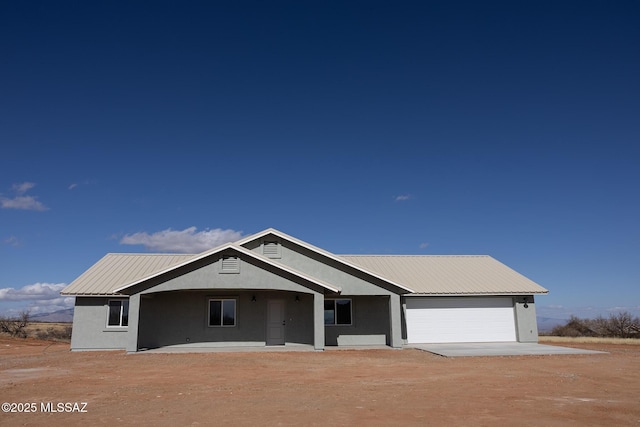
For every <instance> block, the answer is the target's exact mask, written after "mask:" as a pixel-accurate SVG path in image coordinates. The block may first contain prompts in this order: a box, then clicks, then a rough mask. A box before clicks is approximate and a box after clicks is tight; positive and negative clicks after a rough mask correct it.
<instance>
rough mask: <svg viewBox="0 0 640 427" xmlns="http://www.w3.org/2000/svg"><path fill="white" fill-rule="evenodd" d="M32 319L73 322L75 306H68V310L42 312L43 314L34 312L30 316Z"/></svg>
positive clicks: (37, 320)
mask: <svg viewBox="0 0 640 427" xmlns="http://www.w3.org/2000/svg"><path fill="white" fill-rule="evenodd" d="M29 318H30V319H31V321H33V322H52V323H53V322H56V323H62V322H69V323H70V322H72V321H73V308H68V309H66V310H58V311H54V312H53V313H41V314H33V315H31V316H29Z"/></svg>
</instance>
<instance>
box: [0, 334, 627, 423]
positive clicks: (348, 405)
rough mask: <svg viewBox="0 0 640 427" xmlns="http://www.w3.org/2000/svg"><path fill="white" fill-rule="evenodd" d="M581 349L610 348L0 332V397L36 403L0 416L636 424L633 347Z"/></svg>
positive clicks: (10, 419) (20, 419) (2, 419)
mask: <svg viewBox="0 0 640 427" xmlns="http://www.w3.org/2000/svg"><path fill="white" fill-rule="evenodd" d="M578 347H581V348H588V349H592V350H601V351H608V352H610V353H609V354H598V355H571V356H568V355H553V356H518V357H477V358H444V357H440V356H435V355H433V354H430V353H426V352H423V351H419V350H407V349H405V350H340V351H324V352H295V353H294V352H286V353H285V352H252V353H199V354H193V353H192V354H135V355H127V354H125V353H123V352H82V353H71V352H70V351H69V345H68V344H63V343H52V342H47V341H38V340H33V339H10V338H0V396H1V397H0V403H2V402H8V403H15V404H16V405H13V408H10V409H15V410H18V409H21V410H22V411H24V410H25V409H26V408H27V406H29V407H30V409H34V406H35V412H30V413H24V412H21V413H16V412H8V413H7V412H1V413H0V425H2V426H14V425H33V426H41V425H45V424H48V425H65V426H73V425H97V424H98V425H99V424H109V425H114V424H115V425H118V424H119V425H133V424H140V425H151V424H154V425H167V426H169V425H171V426H173V425H221V424H223V423H224V424H227V425H438V426H442V425H447V426H450V425H464V426H505V425H513V426H566V425H570V426H586V425H593V426H622V425H634V426H640V369H639V368H640V346H638V345H610V344H580V345H579V346H578ZM76 402H77V403H78V405H77V406H75V407H74V405H73V404H74V403H76ZM82 402H86V407H84V408H83V405H82ZM31 403H35V405H31ZM58 403H62V404H63V405H62V407H61V408H60V407H58ZM64 403H69V404H70V405H68V406H67V407H65V406H64ZM19 404H22V406H20V405H19ZM25 404H28V405H25ZM41 405H43V406H44V408H43V407H42V406H41ZM47 405H48V406H47ZM47 408H49V409H56V410H60V409H62V410H63V411H64V410H72V411H78V410H82V409H84V410H85V411H86V412H43V409H47ZM3 409H6V408H5V407H3Z"/></svg>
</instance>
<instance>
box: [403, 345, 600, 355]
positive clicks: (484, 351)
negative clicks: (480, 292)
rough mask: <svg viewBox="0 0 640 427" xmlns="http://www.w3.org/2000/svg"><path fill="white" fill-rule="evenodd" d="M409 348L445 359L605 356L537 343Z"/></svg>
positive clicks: (589, 351) (594, 352)
mask: <svg viewBox="0 0 640 427" xmlns="http://www.w3.org/2000/svg"><path fill="white" fill-rule="evenodd" d="M407 347H409V348H417V349H418V350H424V351H428V352H430V353H435V354H438V355H440V356H446V357H465V356H536V355H545V354H606V352H603V351H593V350H582V349H579V348H569V347H559V346H555V345H545V344H538V343H521V342H481V343H447V344H411V345H408V346H407Z"/></svg>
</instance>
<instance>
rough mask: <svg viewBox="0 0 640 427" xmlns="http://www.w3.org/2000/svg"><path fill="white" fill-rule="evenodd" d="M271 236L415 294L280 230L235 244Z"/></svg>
mask: <svg viewBox="0 0 640 427" xmlns="http://www.w3.org/2000/svg"><path fill="white" fill-rule="evenodd" d="M269 235H271V236H274V237H277V238H279V239H282V240H286V241H289V242H291V243H294V244H296V245H298V246H301V247H303V248H305V249H307V250H310V251H311V252H314V253H316V254H318V255H321V256H323V257H326V258H328V259H331V260H333V261H336V262H338V263H339V264H341V265H343V266H346V267H349V268H352V269H355V270H357V271H359V272H361V273H364V274H366V275H368V276H371V277H374V278H376V279H378V280H382V281H383V282H386V283H388V284H390V285H392V286H395V287H396V288H399V289H401V290H404V291H406V292H409V293H413V292H414V290H413V289H411V288H409V287H407V285H406V284H401V282H397V281H394V280H393V279H391V278H389V277H388V276H384V275H380V274H378V273H377V272H375V271H373V270H370V269H367V268H366V267H363V266H362V265H359V264H357V263H353V262H351V261H350V260H348V259H345V258H344V257H341V256H338V255H335V254H333V253H331V252H329V251H326V250H324V249H322V248H319V247H317V246H314V245H312V244H310V243H307V242H305V241H303V240H300V239H296V238H295V237H293V236H290V235H288V234H286V233H283V232H281V231H279V230H276V229H275V228H267V229H266V230H264V231H261V232H259V233H256V234H252V235H251V236H247V237H245V238H242V239H240V240H238V241H237V242H236V243H235V244H236V245H240V246H244V245H247V244H249V243H251V242H254V241H256V240H259V239H262V238H264V237H267V236H269Z"/></svg>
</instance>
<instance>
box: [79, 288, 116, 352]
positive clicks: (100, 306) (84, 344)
mask: <svg viewBox="0 0 640 427" xmlns="http://www.w3.org/2000/svg"><path fill="white" fill-rule="evenodd" d="M108 300H109V298H98V297H76V302H75V308H74V312H73V329H72V332H71V350H74V351H77V350H124V349H125V348H126V346H127V338H128V335H129V328H107V301H108Z"/></svg>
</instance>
